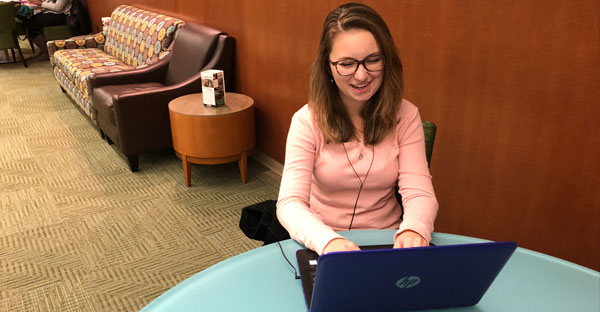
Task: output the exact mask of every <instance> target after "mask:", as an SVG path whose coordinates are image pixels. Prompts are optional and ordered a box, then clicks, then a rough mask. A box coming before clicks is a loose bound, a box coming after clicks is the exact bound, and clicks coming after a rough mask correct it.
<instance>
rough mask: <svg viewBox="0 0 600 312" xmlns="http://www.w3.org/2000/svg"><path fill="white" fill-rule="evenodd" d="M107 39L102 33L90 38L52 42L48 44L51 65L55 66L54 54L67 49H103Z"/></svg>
mask: <svg viewBox="0 0 600 312" xmlns="http://www.w3.org/2000/svg"><path fill="white" fill-rule="evenodd" d="M105 41H106V38H105V37H104V35H103V34H102V33H97V34H94V35H89V36H77V37H72V38H69V39H65V40H50V41H48V42H46V46H47V47H48V56H49V57H50V63H52V64H54V52H56V51H58V50H65V49H80V48H96V49H103V48H104V42H105Z"/></svg>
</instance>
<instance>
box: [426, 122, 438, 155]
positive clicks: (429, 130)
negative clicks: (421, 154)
mask: <svg viewBox="0 0 600 312" xmlns="http://www.w3.org/2000/svg"><path fill="white" fill-rule="evenodd" d="M436 131H437V127H436V125H435V124H434V123H433V122H431V121H423V132H424V133H425V155H427V165H430V164H431V154H432V153H433V143H434V142H435V133H436Z"/></svg>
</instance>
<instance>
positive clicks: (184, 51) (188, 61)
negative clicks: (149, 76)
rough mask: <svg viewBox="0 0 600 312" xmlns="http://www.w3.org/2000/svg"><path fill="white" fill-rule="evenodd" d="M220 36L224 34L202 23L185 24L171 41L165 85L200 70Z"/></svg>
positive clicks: (207, 60) (210, 58)
mask: <svg viewBox="0 0 600 312" xmlns="http://www.w3.org/2000/svg"><path fill="white" fill-rule="evenodd" d="M221 36H226V34H224V33H223V32H221V31H218V30H216V29H214V28H210V27H207V26H204V25H199V24H194V23H187V24H185V25H184V26H183V27H182V28H181V30H180V31H179V33H178V34H177V36H176V38H175V43H173V51H172V53H173V54H172V56H171V60H170V61H169V69H168V71H167V76H166V78H165V85H174V84H177V83H180V82H182V81H184V80H187V79H189V78H190V77H192V76H193V75H196V74H198V73H199V72H201V71H202V70H203V69H204V67H205V66H206V65H207V64H208V63H209V62H210V61H211V60H212V58H213V56H214V54H215V51H217V46H218V44H219V40H220V39H221ZM225 87H227V84H226V85H225Z"/></svg>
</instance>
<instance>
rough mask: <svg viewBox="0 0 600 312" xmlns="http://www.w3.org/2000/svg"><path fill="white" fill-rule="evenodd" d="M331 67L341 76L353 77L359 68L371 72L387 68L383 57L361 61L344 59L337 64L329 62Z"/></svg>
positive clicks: (377, 56) (376, 56)
mask: <svg viewBox="0 0 600 312" xmlns="http://www.w3.org/2000/svg"><path fill="white" fill-rule="evenodd" d="M329 63H331V65H333V66H335V70H336V71H337V73H338V74H340V76H351V75H354V73H356V71H357V70H358V66H359V65H361V64H362V66H363V67H364V68H365V69H366V70H367V71H369V72H378V71H381V70H382V69H383V67H384V66H385V61H384V60H383V57H382V56H381V55H375V56H369V57H367V58H366V59H364V60H362V61H359V60H355V59H343V60H339V61H337V62H332V61H331V60H330V61H329Z"/></svg>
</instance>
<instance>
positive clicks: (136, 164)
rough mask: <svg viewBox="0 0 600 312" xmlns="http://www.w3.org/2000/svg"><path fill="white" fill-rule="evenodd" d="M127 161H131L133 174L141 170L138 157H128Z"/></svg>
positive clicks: (130, 166)
mask: <svg viewBox="0 0 600 312" xmlns="http://www.w3.org/2000/svg"><path fill="white" fill-rule="evenodd" d="M127 160H129V169H131V172H136V171H139V170H140V168H139V157H138V155H133V156H127Z"/></svg>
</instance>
